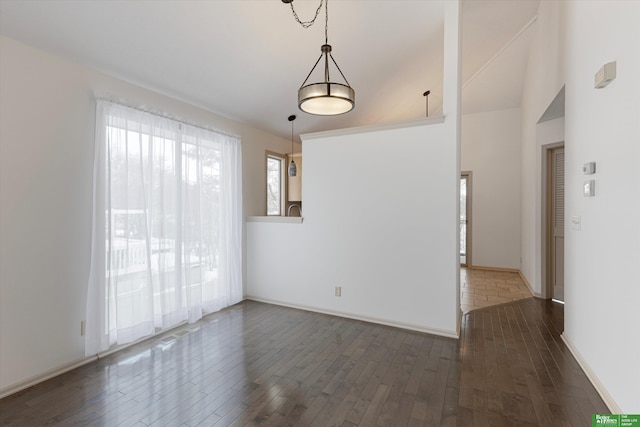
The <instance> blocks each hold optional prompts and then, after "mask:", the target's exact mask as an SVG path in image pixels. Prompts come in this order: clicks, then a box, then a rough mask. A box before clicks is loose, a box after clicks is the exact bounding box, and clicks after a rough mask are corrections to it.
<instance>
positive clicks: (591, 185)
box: [582, 179, 596, 197]
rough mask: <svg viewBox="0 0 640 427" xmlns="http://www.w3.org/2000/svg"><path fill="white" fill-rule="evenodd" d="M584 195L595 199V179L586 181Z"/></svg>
mask: <svg viewBox="0 0 640 427" xmlns="http://www.w3.org/2000/svg"><path fill="white" fill-rule="evenodd" d="M582 194H583V195H584V197H594V196H595V195H596V181H595V180H593V179H591V180H589V181H585V182H584V186H583V190H582Z"/></svg>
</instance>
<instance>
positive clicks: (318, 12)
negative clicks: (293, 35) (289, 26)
mask: <svg viewBox="0 0 640 427" xmlns="http://www.w3.org/2000/svg"><path fill="white" fill-rule="evenodd" d="M323 3H324V0H320V5H319V6H318V8H317V9H316V15H315V16H314V17H313V19H312V20H311V21H301V20H300V18H299V17H298V14H297V13H296V10H295V9H294V8H293V1H292V2H291V3H289V5H290V6H291V12H293V17H294V18H296V21H297V22H298V24H300V25H302V28H309V27H310V26H312V25H313V24H315V23H316V19H317V18H318V15H319V14H320V9H322V4H323Z"/></svg>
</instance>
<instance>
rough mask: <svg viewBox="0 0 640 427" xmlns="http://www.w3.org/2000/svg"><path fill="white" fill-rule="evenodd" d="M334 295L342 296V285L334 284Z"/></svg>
mask: <svg viewBox="0 0 640 427" xmlns="http://www.w3.org/2000/svg"><path fill="white" fill-rule="evenodd" d="M336 296H337V297H341V296H342V286H336Z"/></svg>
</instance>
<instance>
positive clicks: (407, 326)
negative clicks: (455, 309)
mask: <svg viewBox="0 0 640 427" xmlns="http://www.w3.org/2000/svg"><path fill="white" fill-rule="evenodd" d="M245 299H247V300H251V301H257V302H263V303H265V304H273V305H280V306H282V307H289V308H295V309H297V310H304V311H311V312H314V313H321V314H328V315H331V316H338V317H344V318H347V319H353V320H361V321H363V322H369V323H377V324H379V325H385V326H392V327H394V328H400V329H407V330H410V331H416V332H422V333H425V334H431V335H438V336H441V337H447V338H455V339H458V338H460V331H459V330H458V331H455V332H454V331H446V330H442V329H431V328H424V327H422V326H419V325H412V324H409V323H402V322H394V321H390V320H386V319H378V318H376V317H368V316H358V315H354V314H351V313H345V312H341V311H333V310H324V309H321V308H317V307H309V306H304V305H297V304H289V303H286V302H282V301H275V300H269V299H264V298H258V297H253V296H250V295H247V296H246V297H245Z"/></svg>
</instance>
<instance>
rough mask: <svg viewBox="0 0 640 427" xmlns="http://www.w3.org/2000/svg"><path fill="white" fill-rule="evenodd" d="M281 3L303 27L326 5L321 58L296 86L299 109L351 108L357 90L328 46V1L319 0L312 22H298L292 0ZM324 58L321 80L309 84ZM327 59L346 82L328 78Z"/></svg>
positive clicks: (325, 112)
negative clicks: (289, 7) (297, 86)
mask: <svg viewBox="0 0 640 427" xmlns="http://www.w3.org/2000/svg"><path fill="white" fill-rule="evenodd" d="M282 2H283V3H288V4H290V5H291V11H292V12H293V16H294V17H295V19H296V21H297V22H298V23H299V24H300V25H302V26H303V27H304V28H309V27H310V26H312V25H313V24H314V22H315V20H316V18H317V17H318V14H319V12H320V9H321V8H322V4H323V2H324V8H325V21H324V22H325V24H324V44H323V45H322V46H321V47H320V57H319V58H318V60H317V61H316V63H315V65H314V66H313V68H311V71H310V72H309V74H308V75H307V78H306V79H304V82H302V85H301V86H300V89H298V108H300V109H301V110H302V111H304V112H305V113H309V114H315V115H318V116H335V115H338V114H344V113H348V112H349V111H351V110H352V109H353V107H354V105H355V102H356V101H355V98H356V92H355V91H354V90H353V88H352V87H351V86H350V85H349V82H348V81H347V78H346V77H345V76H344V74H343V73H342V70H341V69H340V67H339V66H338V63H337V62H336V60H335V59H333V55H332V54H331V50H332V48H331V45H330V44H329V0H320V6H318V9H317V10H316V15H315V17H314V18H313V19H312V20H311V21H304V22H303V21H300V19H299V18H298V15H297V14H296V11H295V9H294V8H293V0H282ZM323 57H324V80H323V81H321V82H318V83H309V84H307V81H308V80H309V77H311V74H312V73H313V70H315V69H316V67H317V66H318V64H319V63H320V61H321V60H322V59H323ZM329 59H331V62H333V64H334V65H335V67H336V68H337V70H338V72H339V73H340V75H341V76H342V79H343V80H344V82H345V83H346V84H342V83H336V82H332V81H331V77H330V75H329Z"/></svg>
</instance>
